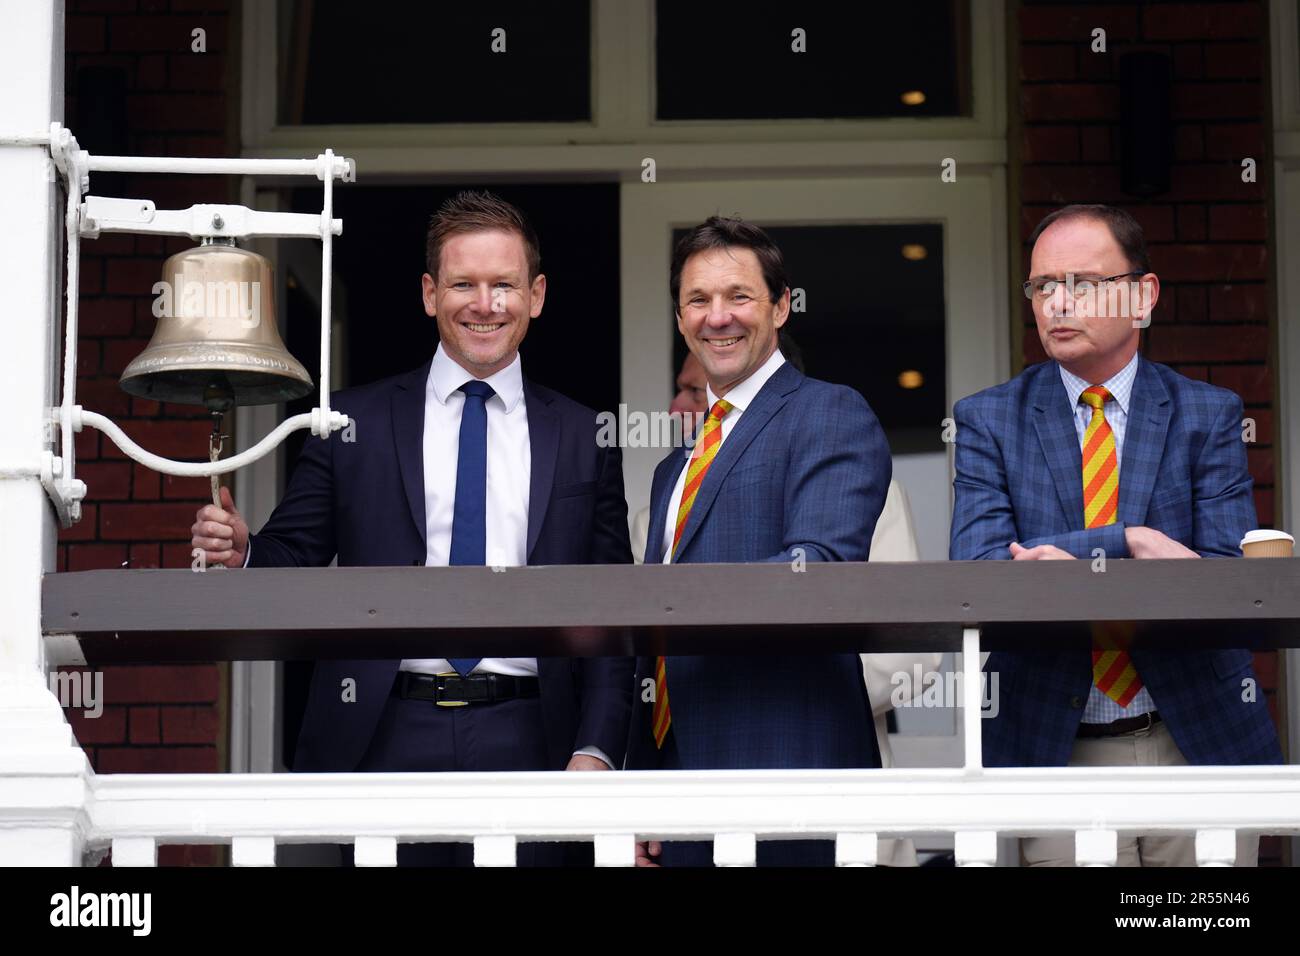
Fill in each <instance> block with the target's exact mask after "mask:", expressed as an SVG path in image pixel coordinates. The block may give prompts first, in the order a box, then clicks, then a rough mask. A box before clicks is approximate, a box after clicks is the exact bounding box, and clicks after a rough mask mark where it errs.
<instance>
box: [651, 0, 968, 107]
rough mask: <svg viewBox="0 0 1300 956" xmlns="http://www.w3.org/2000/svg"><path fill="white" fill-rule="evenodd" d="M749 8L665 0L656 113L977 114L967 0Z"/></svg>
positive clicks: (659, 22) (659, 19)
mask: <svg viewBox="0 0 1300 956" xmlns="http://www.w3.org/2000/svg"><path fill="white" fill-rule="evenodd" d="M743 9H744V15H743V16H742V15H737V8H736V7H734V6H732V5H729V4H717V5H711V4H701V3H696V2H690V0H658V3H657V4H656V8H655V10H656V35H655V76H656V90H657V93H658V108H657V118H658V119H660V120H704V119H713V120H717V119H747V120H761V119H802V118H824V119H833V118H841V119H871V118H879V117H894V116H909V117H910V116H964V115H968V114H969V112H970V97H969V90H968V86H969V73H970V67H969V52H968V51H969V38H968V36H967V31H966V29H965V24H964V20H963V17H964V13H965V10H966V5H965V4H964V3H954V2H952V0H909V2H907V3H899V4H892V3H889V4H886V3H873V4H868V5H863V6H861V7H860V8H855V6H846V5H845V4H842V3H827V2H817V0H814V2H810V3H800V4H790V3H775V2H764V3H750V4H745V5H744V8H743ZM861 10H866V11H867V14H866V15H863V14H862V13H861V12H860V11H861ZM797 31H803V33H802V35H801V36H799V35H797ZM801 43H802V45H803V50H802V52H799V51H798V50H797V47H798V46H799V45H800V44H801Z"/></svg>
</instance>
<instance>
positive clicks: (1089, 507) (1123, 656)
mask: <svg viewBox="0 0 1300 956" xmlns="http://www.w3.org/2000/svg"><path fill="white" fill-rule="evenodd" d="M1110 397H1111V395H1110V392H1108V391H1106V389H1104V388H1102V387H1101V386H1100V385H1094V386H1092V387H1091V388H1086V389H1084V391H1083V394H1082V395H1080V396H1079V400H1080V401H1082V402H1083V403H1084V404H1085V405H1088V406H1089V407H1091V408H1092V420H1091V421H1089V422H1088V428H1087V430H1086V431H1085V432H1084V433H1083V521H1084V526H1085V527H1088V528H1100V527H1102V526H1103V525H1108V524H1114V523H1115V518H1116V515H1117V514H1118V512H1119V460H1118V458H1117V457H1116V455H1115V434H1114V432H1112V431H1111V430H1110V424H1109V423H1108V422H1107V421H1106V415H1105V412H1104V411H1103V410H1102V409H1103V406H1105V404H1106V402H1107V401H1109V400H1110ZM1094 633H1095V635H1096V636H1095V637H1094V640H1093V651H1092V681H1093V683H1094V684H1096V685H1097V688H1098V689H1099V690H1100V691H1101V692H1102V693H1103V694H1105V695H1106V696H1107V697H1109V698H1110V699H1111V700H1113V701H1115V703H1117V704H1119V705H1120V706H1121V707H1127V706H1128V705H1129V704H1130V703H1131V702H1132V700H1133V698H1134V697H1136V696H1137V692H1138V691H1140V690H1141V689H1142V679H1141V678H1140V677H1138V673H1137V669H1136V668H1135V667H1134V666H1133V661H1132V660H1130V659H1129V655H1128V651H1126V650H1122V649H1120V648H1119V647H1118V646H1117V645H1118V644H1119V643H1120V642H1118V641H1116V640H1115V639H1114V637H1113V636H1108V631H1107V629H1105V628H1097V629H1094Z"/></svg>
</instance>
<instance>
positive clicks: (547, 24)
mask: <svg viewBox="0 0 1300 956" xmlns="http://www.w3.org/2000/svg"><path fill="white" fill-rule="evenodd" d="M279 14H280V15H279V47H280V61H279V62H280V78H279V79H280V84H279V85H280V96H279V120H280V122H281V123H283V124H286V125H294V126H296V125H303V124H308V125H309V124H319V123H528V122H531V123H562V122H586V121H589V120H590V119H591V50H590V47H591V11H590V7H589V4H588V2H587V0H552V2H548V3H545V4H540V3H527V2H519V0H515V2H500V3H493V4H491V5H490V6H488V7H477V6H475V5H473V4H444V3H420V4H411V3H394V2H392V0H372V2H369V3H366V4H365V5H364V6H362V7H357V6H355V5H353V4H344V3H322V2H314V0H280V10H279ZM498 27H499V28H501V29H502V30H504V31H505V35H504V38H503V39H498V40H497V41H496V42H498V44H500V43H501V42H504V47H505V49H504V52H493V43H494V34H493V31H494V30H496V29H497V28H498Z"/></svg>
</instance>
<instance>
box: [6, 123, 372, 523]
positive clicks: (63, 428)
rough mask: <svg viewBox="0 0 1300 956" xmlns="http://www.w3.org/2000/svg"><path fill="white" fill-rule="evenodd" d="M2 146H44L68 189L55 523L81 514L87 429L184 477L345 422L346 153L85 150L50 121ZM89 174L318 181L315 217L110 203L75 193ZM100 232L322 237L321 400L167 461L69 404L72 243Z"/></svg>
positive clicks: (239, 462)
mask: <svg viewBox="0 0 1300 956" xmlns="http://www.w3.org/2000/svg"><path fill="white" fill-rule="evenodd" d="M4 141H5V142H10V143H17V142H19V141H21V142H22V143H24V144H30V145H35V144H38V143H48V145H49V148H50V158H51V160H52V161H53V163H54V165H55V166H56V167H57V169H58V170H59V172H60V173H61V174H62V175H63V178H64V180H65V181H66V183H67V187H68V208H67V215H66V223H65V225H66V228H67V245H68V265H67V280H68V284H67V314H66V321H65V326H64V332H63V335H64V353H63V400H62V403H61V404H60V405H57V406H55V407H54V408H52V409H51V410H50V421H51V424H52V425H57V426H58V428H59V430H60V436H59V441H58V447H59V451H60V452H61V454H60V455H55V454H54V451H53V446H54V444H55V442H54V434H53V428H51V429H50V434H49V435H47V436H46V445H47V447H46V448H45V450H44V451H43V452H42V455H41V473H40V478H41V484H42V485H43V486H44V487H45V490H46V491H47V492H48V493H49V496H50V499H51V500H52V501H53V502H54V508H55V510H56V511H57V512H58V516H59V522H60V523H61V524H62V525H63V527H65V528H66V527H68V526H70V525H71V524H72V523H73V522H75V521H77V520H78V519H80V517H81V501H82V499H83V498H85V496H86V485H85V483H84V482H82V481H78V480H77V479H76V477H75V475H74V467H75V448H74V445H73V440H72V436H73V434H74V433H76V432H79V431H81V429H82V428H83V427H84V426H86V425H90V426H91V427H92V428H98V429H99V430H100V431H102V432H103V433H104V434H105V435H107V436H108V437H109V438H111V439H112V440H113V442H114V444H116V445H117V447H118V448H120V449H122V451H123V452H125V453H126V454H127V455H128V456H129V457H130V458H132V459H134V460H135V461H138V462H140V464H142V465H145V466H146V467H148V468H152V469H153V470H154V471H159V472H162V473H163V474H167V475H180V476H183V477H208V476H211V475H221V474H225V473H227V472H230V471H234V470H235V469H237V468H242V467H243V466H244V465H248V464H252V463H253V462H255V461H257V460H258V459H259V458H261V457H262V456H263V455H265V454H267V453H268V452H270V451H272V450H273V449H274V448H275V447H276V446H277V445H279V444H280V442H282V441H284V439H285V438H286V437H287V436H288V435H289V434H290V433H291V432H294V431H297V430H298V429H300V428H310V429H311V433H312V434H313V435H316V436H318V437H320V438H325V437H327V436H329V435H330V434H331V433H332V432H335V431H338V430H339V429H341V428H344V427H346V426H347V424H348V418H347V416H346V415H342V414H340V413H339V412H336V411H331V410H330V405H329V382H330V293H331V285H330V279H331V272H332V271H333V270H332V266H333V251H334V247H333V239H334V237H335V236H337V235H341V234H342V232H343V221H342V220H341V219H335V218H334V180H335V179H341V180H343V181H345V182H351V181H353V180H354V179H355V178H356V177H355V170H356V167H355V165H354V164H353V162H352V161H351V160H349V159H345V158H343V157H342V156H335V155H334V152H333V150H329V149H327V150H325V152H324V153H322V154H321V155H319V156H317V157H316V158H315V159H188V158H186V159H182V158H171V157H161V156H92V155H91V154H89V153H87V152H86V151H85V150H83V149H80V148H79V147H78V146H77V140H76V138H75V137H74V136H73V135H72V133H71V131H69V130H68V129H66V128H65V127H63V126H61V125H60V124H58V123H52V124H51V125H50V132H49V136H48V138H46V137H45V136H43V135H42V136H35V137H21V138H12V137H11V138H6V139H5V140H4ZM92 172H119V173H189V174H200V175H227V176H259V175H265V176H314V177H315V178H317V179H319V180H320V181H321V182H322V183H323V184H324V203H323V205H322V209H321V213H320V215H319V216H314V215H311V214H308V213H288V212H261V211H258V210H253V209H249V208H247V207H245V206H230V205H197V206H191V207H190V208H189V209H176V210H173V209H156V208H155V207H154V204H153V203H152V202H150V201H149V200H147V199H116V198H110V197H105V196H86V197H85V201H84V202H83V201H82V196H83V195H84V194H85V192H86V190H87V189H89V187H90V174H91V173H92ZM105 232H127V233H140V234H149V235H176V236H190V237H192V238H194V239H200V238H203V237H205V236H229V237H231V238H253V237H266V238H269V237H303V238H312V239H319V240H320V242H321V296H320V298H321V318H320V378H319V380H318V381H319V385H320V404H319V405H318V407H316V408H313V409H312V410H311V411H310V412H304V413H303V414H301V415H294V416H292V417H291V418H288V419H286V420H285V421H283V422H281V423H280V424H279V425H278V426H276V428H275V429H274V430H273V431H272V432H271V433H270V434H269V435H267V436H266V437H265V438H263V439H262V440H261V441H259V442H258V443H257V444H256V445H254V446H253V447H252V448H249V449H247V450H245V451H243V452H240V453H239V454H238V455H235V456H233V457H231V458H225V459H221V460H219V461H215V462H212V461H196V462H184V461H173V460H172V459H170V458H163V457H161V456H159V455H155V454H152V453H151V452H149V451H146V450H145V449H144V448H141V447H140V446H139V445H137V444H136V443H135V442H134V441H132V440H131V439H130V438H129V437H128V436H127V435H126V433H125V432H123V431H122V429H121V428H119V427H118V426H117V424H115V423H114V422H113V421H112V420H111V419H109V418H106V417H105V416H103V415H100V414H98V413H97V412H90V411H86V410H84V409H83V408H82V407H81V406H80V405H78V404H77V403H76V395H77V301H78V300H77V296H78V288H79V278H78V272H79V266H80V260H81V239H82V237H85V238H88V239H95V238H98V237H99V235H100V234H101V233H105Z"/></svg>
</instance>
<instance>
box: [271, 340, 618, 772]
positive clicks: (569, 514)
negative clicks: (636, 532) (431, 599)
mask: <svg viewBox="0 0 1300 956" xmlns="http://www.w3.org/2000/svg"><path fill="white" fill-rule="evenodd" d="M429 367H430V362H426V363H425V364H424V365H422V366H421V367H420V368H418V369H416V370H415V371H412V372H408V373H406V374H405V375H399V376H396V377H394V378H389V379H385V380H383V381H380V382H375V383H374V384H371V385H364V386H361V387H360V388H353V389H348V390H346V391H342V392H339V393H337V394H336V395H335V396H334V397H333V398H332V399H331V407H333V408H337V409H338V410H339V411H341V412H343V413H344V414H346V415H348V416H349V417H350V418H351V419H352V420H353V422H355V424H356V428H355V438H356V440H355V441H351V442H345V441H343V440H342V434H341V433H339V432H335V433H334V434H333V435H331V436H330V437H329V438H328V439H320V438H316V437H312V438H309V439H307V443H306V445H305V446H304V447H303V451H302V456H301V458H300V459H299V461H298V466H297V468H296V469H295V470H294V473H293V477H292V478H291V479H290V482H289V487H288V489H287V490H286V491H285V494H284V498H283V499H282V500H281V501H280V504H279V506H278V507H277V508H276V509H275V512H274V513H273V514H272V515H271V518H270V520H269V521H267V523H266V526H265V527H263V528H262V530H261V532H259V533H258V534H256V535H253V536H252V539H251V540H252V544H251V547H252V554H251V556H250V559H249V566H250V567H323V566H325V565H328V564H329V563H330V562H331V561H332V560H333V559H334V558H335V556H337V557H338V563H339V565H340V566H371V565H392V566H406V567H409V566H410V565H413V564H416V565H422V564H424V560H425V550H426V549H425V520H424V449H423V434H424V400H425V383H426V381H427V379H428V376H429ZM524 403H525V407H526V409H527V413H528V440H529V446H530V448H531V453H532V475H531V479H530V485H529V496H528V543H527V554H528V563H529V564H629V563H631V560H632V551H631V545H630V544H629V543H628V530H627V503H626V501H625V500H624V497H623V466H622V455H621V453H620V451H619V450H618V448H600V447H598V446H597V444H596V433H597V423H596V413H595V412H593V411H592V410H591V409H588V408H584V407H583V406H581V405H579V404H577V403H576V402H573V401H570V400H569V399H567V398H565V397H564V396H562V395H559V394H558V393H556V392H553V391H551V390H550V389H548V388H543V387H542V386H540V385H536V384H534V383H532V382H530V381H528V380H527V379H525V380H524ZM429 573H430V574H436V573H437V572H436V571H430V572H429ZM357 599H358V600H362V596H361V595H358V598H357ZM425 653H426V656H430V657H437V656H440V654H439V651H438V648H437V647H436V646H430V647H429V648H428V649H427V650H426V652H425ZM399 663H400V662H399V661H395V660H393V661H318V662H317V663H316V667H315V670H314V672H313V674H312V681H311V688H310V690H309V692H308V698H307V709H306V713H305V715H304V717H303V725H302V731H301V733H300V735H299V738H298V749H297V756H296V758H295V760H294V769H295V770H299V771H350V770H354V769H356V767H357V765H358V763H359V762H360V760H361V758H362V756H363V755H364V754H365V751H366V748H367V747H368V746H369V743H370V740H371V737H372V736H373V735H374V731H375V726H376V724H377V723H378V720H379V715H380V713H381V711H382V710H383V707H384V703H385V701H386V700H387V699H388V695H389V692H390V690H391V688H392V686H393V681H394V679H395V678H396V675H397V668H398V664H399ZM633 667H634V661H633V659H632V658H583V659H569V658H539V659H538V661H537V671H538V675H537V676H538V679H539V681H540V687H541V697H540V700H541V706H542V713H543V720H544V721H545V728H544V729H545V732H546V743H547V756H548V759H549V762H550V767H549V768H538V769H555V770H562V769H564V766H565V765H566V764H567V763H568V760H569V757H570V756H571V755H572V753H573V751H574V750H576V749H578V748H579V747H586V746H595V747H599V748H600V749H601V750H602V751H603V752H604V753H605V754H606V755H608V756H609V758H610V760H612V761H613V762H614V766H615V767H618V766H619V765H620V764H621V762H622V760H623V756H624V751H625V746H626V742H627V734H628V721H629V719H630V715H631V707H632V699H631V696H632V684H631V681H632V672H633ZM346 677H351V678H353V679H355V680H356V700H355V702H350V703H344V702H343V700H342V691H341V687H342V683H341V682H342V681H343V679H344V678H346Z"/></svg>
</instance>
